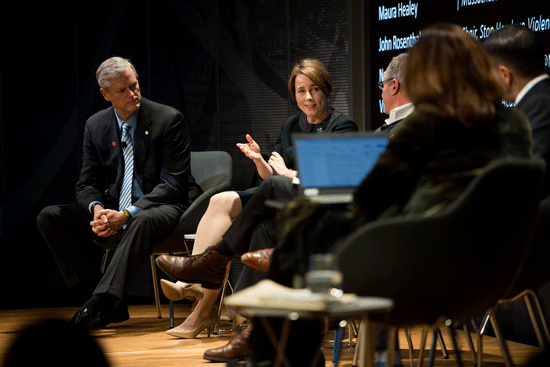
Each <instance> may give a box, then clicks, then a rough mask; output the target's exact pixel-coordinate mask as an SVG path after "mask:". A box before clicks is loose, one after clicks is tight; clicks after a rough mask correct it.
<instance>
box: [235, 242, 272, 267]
mask: <svg viewBox="0 0 550 367" xmlns="http://www.w3.org/2000/svg"><path fill="white" fill-rule="evenodd" d="M273 249H274V248H273V247H272V248H266V249H263V250H258V251H253V252H247V253H246V254H243V256H241V261H242V262H243V264H245V265H246V266H248V267H250V268H252V269H256V270H259V271H263V272H265V273H267V272H268V271H269V265H270V264H271V257H272V255H273Z"/></svg>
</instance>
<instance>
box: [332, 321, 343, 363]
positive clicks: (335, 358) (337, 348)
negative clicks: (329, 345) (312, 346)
mask: <svg viewBox="0 0 550 367" xmlns="http://www.w3.org/2000/svg"><path fill="white" fill-rule="evenodd" d="M344 328H345V327H341V326H337V327H336V330H334V346H333V349H332V363H333V365H334V366H338V362H339V361H340V353H341V351H342V339H344Z"/></svg>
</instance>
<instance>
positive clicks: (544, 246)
mask: <svg viewBox="0 0 550 367" xmlns="http://www.w3.org/2000/svg"><path fill="white" fill-rule="evenodd" d="M548 259H550V196H549V197H547V198H545V199H544V200H543V201H541V203H540V207H539V213H538V218H537V224H536V229H535V235H534V238H533V243H532V245H531V249H530V251H529V254H528V256H527V259H526V260H525V265H524V267H523V269H522V271H521V273H520V274H519V276H518V279H517V281H516V282H515V284H514V285H513V287H512V288H511V289H509V290H508V291H507V292H506V293H505V294H503V295H502V299H500V300H499V301H498V304H497V306H496V307H495V308H494V309H490V310H488V311H487V312H486V314H485V317H484V318H483V320H482V325H481V326H480V328H479V331H478V338H479V339H478V340H479V343H478V365H480V364H481V355H482V351H483V347H482V344H481V340H482V335H483V330H484V329H485V326H486V324H487V322H488V321H491V325H492V327H493V330H494V332H495V336H496V338H497V342H498V345H499V347H500V349H501V351H502V355H503V357H504V360H505V364H506V365H507V366H512V365H513V363H512V361H511V358H510V356H509V355H508V354H507V348H506V347H505V343H506V341H505V339H504V337H503V333H502V331H501V330H500V327H499V324H498V322H495V321H496V319H497V317H498V316H499V313H498V311H499V306H498V305H501V304H506V303H511V302H514V301H519V300H523V302H525V305H526V307H527V311H528V313H529V317H530V320H531V325H532V326H533V330H534V332H535V335H536V337H537V341H538V343H539V346H540V348H541V349H542V350H543V351H544V350H545V349H546V348H548V346H549V345H550V331H549V329H548V322H547V321H546V318H545V316H544V313H543V310H542V307H541V304H540V300H539V298H538V296H537V292H536V291H537V289H539V288H541V287H542V286H543V285H544V284H546V283H547V282H548V281H550V267H549V266H548ZM535 311H536V313H535ZM541 328H542V330H543V331H544V335H543V333H542V332H541ZM480 351H481V353H480Z"/></svg>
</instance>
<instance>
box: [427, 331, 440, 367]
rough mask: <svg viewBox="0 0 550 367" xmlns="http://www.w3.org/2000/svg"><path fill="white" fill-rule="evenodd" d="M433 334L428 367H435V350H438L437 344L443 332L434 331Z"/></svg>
mask: <svg viewBox="0 0 550 367" xmlns="http://www.w3.org/2000/svg"><path fill="white" fill-rule="evenodd" d="M432 334H433V335H432V346H431V347H430V354H429V356H428V367H433V365H434V360H435V348H436V344H437V339H438V338H439V335H441V330H440V329H434V330H433V333H432ZM438 334H439V335H438Z"/></svg>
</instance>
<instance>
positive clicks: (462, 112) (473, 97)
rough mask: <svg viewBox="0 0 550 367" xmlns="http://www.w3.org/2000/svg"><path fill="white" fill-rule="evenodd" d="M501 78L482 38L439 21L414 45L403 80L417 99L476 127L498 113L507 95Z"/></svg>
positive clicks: (444, 114) (406, 88) (415, 102)
mask: <svg viewBox="0 0 550 367" xmlns="http://www.w3.org/2000/svg"><path fill="white" fill-rule="evenodd" d="M499 78H500V76H499V75H498V73H497V70H496V69H495V68H494V65H493V64H492V63H491V60H490V58H489V56H488V54H487V53H486V52H485V50H484V49H483V46H482V45H481V43H479V42H478V41H477V40H476V39H474V38H473V37H472V36H470V35H469V34H468V33H466V32H465V31H464V30H463V29H462V28H460V27H459V26H458V25H455V24H450V23H440V24H437V25H435V26H432V27H429V28H427V29H425V30H423V31H422V33H421V36H420V38H419V39H418V41H417V43H416V44H415V45H414V46H413V47H411V49H410V50H409V58H408V60H407V65H406V68H405V83H404V84H405V90H406V92H407V96H408V97H409V99H410V100H411V102H413V103H414V104H416V105H417V104H421V103H429V104H432V105H435V106H436V107H438V109H439V110H440V111H441V113H442V115H443V116H445V117H452V118H456V119H458V120H459V121H460V122H461V123H462V124H463V125H465V126H467V127H471V126H473V125H474V124H476V123H477V122H482V121H488V120H490V119H492V118H493V117H494V116H495V114H496V109H497V106H498V104H500V103H501V102H502V97H503V89H502V84H501V81H500V79H499Z"/></svg>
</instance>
